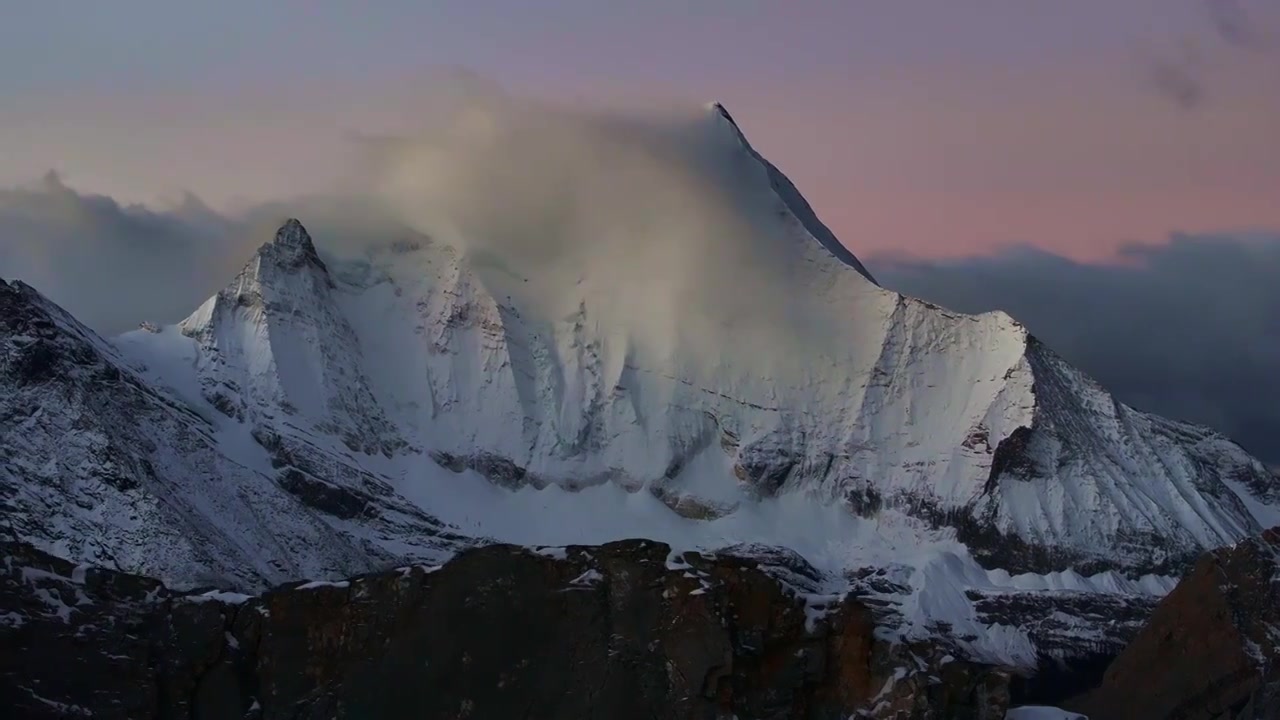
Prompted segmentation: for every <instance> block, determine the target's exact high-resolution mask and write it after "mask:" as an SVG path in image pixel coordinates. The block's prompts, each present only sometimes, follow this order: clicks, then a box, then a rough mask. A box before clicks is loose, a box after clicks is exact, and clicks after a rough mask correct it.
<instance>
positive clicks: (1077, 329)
mask: <svg viewBox="0 0 1280 720" xmlns="http://www.w3.org/2000/svg"><path fill="white" fill-rule="evenodd" d="M335 202H338V201H334V200H332V199H330V200H323V201H322V200H312V201H301V202H299V203H294V204H291V205H289V206H282V205H276V206H263V207H259V208H257V209H255V210H253V211H251V212H249V213H247V214H245V215H244V216H243V217H237V218H228V217H225V216H223V215H219V214H218V213H216V212H214V211H212V210H210V209H208V208H207V207H205V206H204V205H203V204H201V203H200V201H199V200H198V199H196V198H194V197H187V198H186V199H185V200H184V201H183V202H182V203H180V204H179V205H178V206H176V207H174V208H173V209H170V210H167V211H163V212H161V211H156V210H151V209H147V208H143V207H137V206H127V205H121V204H119V203H117V202H116V201H115V200H113V199H111V198H109V197H105V196H98V195H88V194H83V193H79V192H77V191H75V190H73V189H72V188H69V187H67V186H66V185H64V184H63V183H62V182H61V181H60V180H59V179H58V178H57V177H56V176H54V175H50V176H48V177H47V178H45V180H44V181H43V182H41V183H39V184H36V185H33V186H31V187H27V188H21V189H8V190H3V189H0V277H3V278H4V279H6V280H13V279H21V280H24V281H26V282H28V283H30V284H31V285H34V286H35V287H37V288H38V289H40V290H41V291H42V292H44V293H46V294H47V295H49V296H50V297H52V298H53V299H54V300H56V301H57V302H59V303H60V304H62V305H63V306H64V307H66V308H67V309H68V310H70V311H71V312H72V313H74V314H75V315H76V316H77V317H79V318H81V319H82V320H83V321H85V322H86V323H88V324H89V325H91V326H93V327H94V328H95V329H97V330H99V331H100V332H103V333H106V334H113V333H118V332H122V331H125V330H129V329H132V328H133V327H136V326H137V324H138V323H139V322H140V321H142V320H152V321H157V322H175V321H177V320H179V319H181V318H182V317H184V316H185V315H186V314H188V313H189V312H191V311H192V310H193V309H194V308H195V307H196V306H197V305H199V303H200V302H202V301H203V300H204V299H206V298H207V297H209V296H210V295H212V294H213V293H214V292H216V291H217V290H218V289H219V288H221V287H222V286H223V285H224V284H225V283H227V282H228V281H229V280H230V278H231V277H232V276H233V275H234V274H235V272H236V271H237V270H239V268H240V266H241V264H242V263H243V262H244V261H245V260H247V258H248V257H249V256H250V254H251V253H252V251H253V248H254V247H256V246H257V245H258V244H260V243H261V242H263V241H264V240H265V239H266V238H267V237H269V232H270V230H271V225H272V223H276V222H278V221H279V220H280V219H282V218H284V217H285V216H286V215H288V214H298V215H299V216H300V217H302V218H303V219H304V221H306V222H307V224H308V226H309V227H310V228H311V229H312V230H313V232H314V233H315V235H316V237H317V241H318V242H319V243H320V244H321V246H322V248H323V247H325V246H326V245H328V246H329V247H334V246H335V244H336V242H335V240H334V239H333V238H330V239H329V242H327V243H326V236H327V235H332V236H335V237H339V236H340V237H342V238H344V239H345V240H346V241H347V242H351V241H350V237H351V234H352V233H353V232H355V230H356V229H357V228H359V229H363V230H365V231H366V232H368V231H369V227H370V223H369V222H368V218H365V219H360V218H359V214H360V212H361V208H359V207H355V206H350V205H348V206H345V207H344V206H341V205H335ZM338 217H341V218H344V219H346V220H347V221H348V222H347V223H346V224H345V226H344V224H343V223H342V222H340V221H337V220H335V218H338ZM352 218H355V219H354V220H353V219H352ZM383 231H394V228H389V227H388V228H381V229H378V232H383ZM357 242H358V241H357ZM853 249H854V251H855V252H856V251H857V248H853ZM1121 260H1122V263H1120V264H1114V265H1093V264H1082V263H1077V262H1073V261H1071V260H1068V259H1066V258H1063V257H1060V256H1057V255H1054V254H1051V253H1048V252H1044V251H1039V250H1033V249H1030V248H1021V249H1016V250H1011V251H1008V252H1005V253H1002V254H999V255H995V256H990V257H979V258H972V259H967V260H959V261H946V262H939V261H925V260H904V259H888V258H879V259H872V261H871V262H869V263H868V265H869V266H871V269H872V271H873V272H874V273H875V274H876V276H877V278H879V280H880V281H881V282H882V283H883V284H884V285H886V286H887V287H890V288H893V289H896V290H900V291H902V292H905V293H907V294H910V295H916V296H919V297H923V298H926V299H928V300H931V301H934V302H937V303H939V304H941V305H944V306H947V307H951V308H954V309H957V310H961V311H966V312H981V311H986V310H991V309H1001V310H1005V311H1007V312H1009V313H1010V314H1011V315H1013V316H1014V317H1016V318H1018V319H1019V320H1021V321H1022V322H1024V323H1025V324H1026V325H1027V326H1028V327H1029V328H1030V329H1031V331H1032V332H1034V333H1035V334H1036V335H1038V336H1039V337H1041V338H1042V339H1044V340H1045V341H1046V342H1047V343H1048V344H1049V345H1050V346H1052V347H1053V348H1055V349H1056V350H1057V351H1058V352H1059V353H1061V354H1062V355H1063V356H1064V357H1066V358H1067V359H1068V360H1070V361H1071V362H1073V363H1075V364H1076V365H1077V366H1079V367H1081V368H1082V369H1084V370H1085V371H1087V372H1089V373H1090V374H1091V375H1093V376H1094V377H1095V378H1097V379H1098V380H1099V381H1100V382H1101V383H1102V384H1103V385H1105V386H1106V387H1108V388H1110V389H1111V390H1113V391H1114V392H1116V393H1117V395H1119V397H1120V398H1121V399H1122V400H1124V401H1125V402H1128V403H1129V404H1132V405H1134V406H1137V407H1139V408H1142V409H1146V410H1152V411H1155V412H1158V413H1161V414H1164V415H1169V416H1172V417H1177V418H1182V419H1186V420H1192V421H1196V422H1202V423H1205V424H1208V425H1211V426H1213V427H1216V428H1218V429H1219V430H1221V431H1223V432H1225V433H1226V434H1227V435H1229V436H1231V437H1232V438H1235V439H1236V440H1238V441H1239V442H1240V443H1242V444H1243V445H1244V446H1245V447H1246V448H1248V449H1249V450H1250V451H1251V452H1253V453H1255V454H1257V455H1259V456H1260V457H1263V458H1264V459H1267V460H1269V461H1270V462H1272V463H1277V464H1280V235H1264V234H1253V235H1223V236H1212V235H1178V236H1174V237H1173V238H1172V239H1171V241H1170V242H1169V243H1167V244H1163V245H1149V246H1148V245H1133V246H1130V247H1128V248H1126V249H1125V250H1124V251H1123V253H1122V255H1121Z"/></svg>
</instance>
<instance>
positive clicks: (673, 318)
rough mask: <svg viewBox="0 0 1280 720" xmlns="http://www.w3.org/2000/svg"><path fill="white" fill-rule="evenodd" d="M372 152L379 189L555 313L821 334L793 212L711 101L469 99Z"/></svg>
mask: <svg viewBox="0 0 1280 720" xmlns="http://www.w3.org/2000/svg"><path fill="white" fill-rule="evenodd" d="M378 149H379V154H380V155H381V158H380V162H379V163H378V164H379V178H380V181H379V182H378V184H377V186H378V187H377V192H378V194H379V196H380V197H381V198H382V199H383V200H385V201H386V202H387V203H388V204H389V206H390V207H391V208H392V210H393V213H394V214H395V215H396V216H397V217H398V218H399V219H401V220H403V221H404V222H406V223H407V224H409V225H410V226H412V227H414V228H415V229H416V230H418V231H420V232H422V233H424V234H426V235H428V236H431V237H433V238H436V239H438V240H442V241H444V242H446V243H448V244H451V245H454V246H456V247H459V248H461V249H462V250H463V251H464V252H466V253H468V254H470V255H471V256H472V259H473V261H474V262H476V263H477V265H479V266H480V267H481V268H482V273H483V276H484V278H485V281H486V283H487V284H490V285H491V286H492V290H493V292H494V294H495V295H499V296H512V297H514V298H516V299H517V300H518V301H519V302H520V304H521V305H523V306H525V307H534V308H538V309H539V311H541V312H543V313H546V314H548V316H550V317H561V316H564V315H566V314H568V313H572V312H574V311H576V310H577V309H578V308H577V304H578V302H579V301H580V300H581V298H582V297H583V296H584V295H585V296H588V297H591V298H593V303H592V304H593V306H595V307H597V308H599V309H601V310H602V311H603V313H604V319H607V320H609V321H610V324H611V325H614V326H617V327H623V326H626V327H628V328H629V330H630V331H631V332H633V333H638V334H641V335H644V336H646V337H648V338H650V339H657V338H661V339H663V340H674V338H675V336H676V335H677V333H679V334H682V335H685V336H686V337H685V340H686V341H687V340H689V338H690V337H693V338H698V337H706V336H707V333H711V334H712V335H718V334H720V331H723V330H724V329H727V328H732V329H735V330H736V329H741V330H750V331H753V332H769V333H773V334H774V339H775V340H776V341H777V342H779V343H784V342H799V341H801V337H802V336H803V337H808V338H810V339H813V338H816V337H820V336H821V333H820V332H817V330H818V328H819V327H821V324H822V322H821V321H820V320H819V319H818V315H820V314H822V311H818V312H816V313H815V308H813V307H811V306H810V304H809V303H806V302H804V300H802V299H801V298H800V297H799V295H802V294H803V293H797V288H800V287H804V286H805V284H806V283H805V279H804V278H803V277H800V276H799V275H798V273H801V272H803V270H804V269H803V268H802V267H801V266H800V264H799V261H800V260H801V256H802V254H803V249H804V246H803V245H801V244H800V242H799V239H798V238H797V237H796V235H797V232H796V230H791V231H790V232H788V230H787V229H786V228H784V227H782V225H783V224H784V223H786V222H788V221H789V222H792V223H794V222H795V220H794V215H793V213H792V212H790V211H789V208H788V207H787V206H786V203H785V201H784V200H783V199H780V197H779V195H778V194H777V193H776V192H775V189H774V188H773V186H772V184H771V183H772V179H771V177H770V173H769V172H768V171H767V170H766V167H767V166H766V165H764V164H762V163H761V161H760V160H759V158H758V156H756V155H755V154H754V153H753V152H752V151H751V150H750V148H749V146H747V145H746V144H745V141H744V140H743V139H742V137H741V135H740V134H739V133H738V131H737V128H736V126H735V125H734V124H733V122H732V121H731V120H729V118H728V116H727V114H725V113H724V112H723V110H722V109H721V108H720V107H719V106H718V105H715V106H710V107H707V108H703V109H701V110H700V111H692V112H690V111H668V112H654V113H649V114H634V113H632V114H628V113H622V112H610V111H599V110H595V111H583V110H570V109H565V108H553V107H547V106H542V105H538V104H535V103H532V102H528V101H521V100H516V99H511V98H505V97H484V98H475V97H472V98H467V99H466V100H464V101H461V102H458V103H456V104H455V105H454V107H452V108H451V110H450V111H448V112H442V113H440V114H439V116H438V117H437V118H436V119H435V120H434V121H433V122H432V123H430V124H429V126H428V127H427V128H426V129H425V130H424V131H423V132H422V133H421V134H420V135H418V136H417V137H415V138H413V139H409V140H396V141H389V142H384V143H383V144H381V145H380V147H379V148H378ZM805 210H807V208H805ZM823 230H825V228H823ZM787 240H797V242H787ZM807 242H808V243H812V239H807ZM854 262H855V263H856V261H854ZM859 269H860V268H859ZM624 318H625V320H624ZM777 333H783V335H785V337H784V336H782V335H777ZM797 334H798V335H797Z"/></svg>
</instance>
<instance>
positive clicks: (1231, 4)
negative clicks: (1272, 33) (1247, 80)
mask: <svg viewBox="0 0 1280 720" xmlns="http://www.w3.org/2000/svg"><path fill="white" fill-rule="evenodd" d="M1204 5H1205V10H1206V11H1207V12H1208V15H1209V22H1210V23H1211V24H1212V26H1213V30H1214V32H1216V33H1217V35H1218V37H1219V38H1220V39H1221V40H1222V41H1223V42H1225V43H1227V44H1229V45H1234V46H1236V47H1242V48H1253V47H1257V46H1258V45H1259V44H1260V43H1261V42H1262V39H1263V32H1262V30H1261V28H1259V27H1258V25H1257V24H1255V23H1254V21H1253V18H1252V17H1251V16H1250V15H1249V13H1247V12H1245V9H1244V8H1243V7H1242V6H1241V5H1240V2H1239V0H1205V3H1204Z"/></svg>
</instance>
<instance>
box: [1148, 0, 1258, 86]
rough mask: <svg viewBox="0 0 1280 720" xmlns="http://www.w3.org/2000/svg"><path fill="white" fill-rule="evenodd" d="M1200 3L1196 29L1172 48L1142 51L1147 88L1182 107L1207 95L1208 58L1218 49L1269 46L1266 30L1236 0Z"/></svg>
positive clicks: (1213, 57)
mask: <svg viewBox="0 0 1280 720" xmlns="http://www.w3.org/2000/svg"><path fill="white" fill-rule="evenodd" d="M1200 4H1201V7H1202V8H1203V10H1204V16H1205V19H1206V23H1205V25H1204V26H1203V29H1202V30H1201V31H1200V32H1198V33H1195V34H1194V36H1193V37H1188V38H1183V39H1182V41H1181V42H1180V43H1179V45H1178V46H1177V48H1176V49H1173V50H1165V51H1161V52H1155V53H1151V52H1146V53H1143V55H1144V58H1145V59H1144V63H1143V64H1144V66H1145V76H1146V79H1147V81H1148V83H1149V84H1150V86H1151V88H1152V89H1154V90H1155V91H1156V93H1157V94H1159V95H1161V96H1163V97H1164V98H1166V99H1167V100H1169V101H1170V102H1172V103H1173V104H1175V105H1177V106H1178V107H1179V108H1181V109H1183V110H1193V109H1195V108H1198V107H1200V106H1201V105H1203V104H1204V103H1205V100H1206V99H1207V98H1209V97H1210V85H1212V84H1214V83H1215V78H1214V77H1213V71H1212V67H1211V62H1210V61H1212V60H1216V59H1217V58H1218V57H1220V55H1221V52H1220V51H1222V50H1229V51H1237V54H1240V51H1268V50H1271V49H1273V48H1272V47H1271V44H1270V42H1269V41H1268V33H1267V31H1266V30H1265V29H1264V28H1263V27H1262V25H1261V24H1259V23H1258V22H1257V21H1256V19H1255V18H1254V17H1253V15H1251V14H1250V13H1249V12H1247V11H1246V10H1245V9H1244V7H1243V6H1242V5H1241V4H1240V2H1239V0H1200ZM1215 46H1216V47H1215ZM1205 48H1207V50H1206V49H1205Z"/></svg>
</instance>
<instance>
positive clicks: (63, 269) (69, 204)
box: [0, 172, 243, 333]
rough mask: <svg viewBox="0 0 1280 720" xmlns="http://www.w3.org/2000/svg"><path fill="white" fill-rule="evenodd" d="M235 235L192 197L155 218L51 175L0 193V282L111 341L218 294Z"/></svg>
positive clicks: (230, 224) (229, 267) (231, 264)
mask: <svg viewBox="0 0 1280 720" xmlns="http://www.w3.org/2000/svg"><path fill="white" fill-rule="evenodd" d="M239 230H240V227H239V224H238V223H236V222H234V221H232V220H229V219H228V218H225V217H223V216H221V215H219V214H218V213H216V212H214V211H212V210H210V209H209V208H208V207H206V206H205V205H204V204H203V203H201V202H200V200H199V199H198V198H196V197H195V196H193V195H189V194H188V195H186V196H184V197H183V199H182V201H181V202H180V203H178V204H177V205H175V206H174V207H171V208H169V209H168V210H165V211H157V210H152V209H148V208H144V207H141V206H131V205H121V204H120V203H118V202H116V201H115V200H113V199H112V198H110V197H106V196H102V195H92V194H82V193H79V192H77V191H75V190H73V189H72V188H70V187H68V186H67V185H65V184H64V183H63V181H62V179H61V178H60V177H59V176H58V175H57V174H56V173H52V172H50V173H49V174H48V175H46V176H45V177H44V179H43V180H41V181H40V182H39V183H36V184H33V185H31V186H27V187H18V188H7V189H4V188H0V277H3V278H4V279H6V280H15V279H16V280H22V281H24V282H26V283H28V284H30V285H32V286H34V287H35V288H36V289H38V290H40V291H41V292H43V293H44V294H46V295H48V296H49V297H51V298H52V299H54V300H55V301H56V302H58V303H59V304H61V305H63V306H64V307H65V308H66V309H67V310H69V311H70V312H71V313H72V314H74V315H76V316H77V317H78V318H80V319H81V320H82V321H84V322H85V323H86V324H88V325H90V326H91V327H93V328H95V329H97V330H99V331H100V332H105V333H114V332H119V331H123V330H127V329H130V328H132V327H135V326H136V325H137V323H139V322H141V321H143V320H156V321H172V320H175V319H180V318H181V317H182V315H183V313H184V312H185V311H190V310H191V309H192V308H194V307H195V306H196V304H198V303H199V302H201V301H202V300H203V298H204V297H207V296H208V295H209V294H211V291H213V290H216V289H217V288H218V287H219V285H220V283H222V282H225V281H226V280H227V279H228V278H229V277H230V275H229V273H232V274H233V273H234V268H235V267H236V266H235V261H234V260H232V255H233V254H234V253H235V252H236V249H234V248H233V246H234V245H236V242H235V239H236V238H237V237H239ZM241 260H243V258H241Z"/></svg>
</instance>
